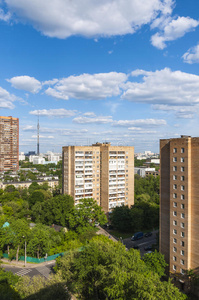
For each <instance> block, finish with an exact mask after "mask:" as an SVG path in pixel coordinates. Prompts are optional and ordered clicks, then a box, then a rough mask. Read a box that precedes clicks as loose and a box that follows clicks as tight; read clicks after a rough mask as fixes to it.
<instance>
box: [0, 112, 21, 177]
mask: <svg viewBox="0 0 199 300" xmlns="http://www.w3.org/2000/svg"><path fill="white" fill-rule="evenodd" d="M18 169H19V119H18V118H12V117H2V116H0V171H1V172H2V171H8V170H12V171H16V170H18Z"/></svg>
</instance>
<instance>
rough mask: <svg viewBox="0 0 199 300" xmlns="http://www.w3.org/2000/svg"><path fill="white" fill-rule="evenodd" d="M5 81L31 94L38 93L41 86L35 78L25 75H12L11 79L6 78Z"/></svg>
mask: <svg viewBox="0 0 199 300" xmlns="http://www.w3.org/2000/svg"><path fill="white" fill-rule="evenodd" d="M7 81H8V82H10V83H11V85H12V86H13V87H14V88H16V89H18V90H24V91H27V92H30V93H33V94H36V93H38V92H39V91H40V90H41V87H42V85H41V83H40V82H39V81H38V80H37V79H35V78H34V77H30V76H26V75H24V76H16V77H12V78H11V79H7Z"/></svg>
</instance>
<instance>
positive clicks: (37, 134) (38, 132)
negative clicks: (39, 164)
mask: <svg viewBox="0 0 199 300" xmlns="http://www.w3.org/2000/svg"><path fill="white" fill-rule="evenodd" d="M37 155H39V114H38V123H37Z"/></svg>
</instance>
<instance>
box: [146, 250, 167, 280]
mask: <svg viewBox="0 0 199 300" xmlns="http://www.w3.org/2000/svg"><path fill="white" fill-rule="evenodd" d="M143 260H144V262H145V264H146V265H147V266H148V267H149V269H150V270H151V271H153V272H155V273H157V274H158V275H159V277H162V276H165V268H166V266H168V264H167V263H166V262H165V259H164V255H162V254H161V253H160V252H157V251H155V252H153V253H146V254H145V255H144V257H143Z"/></svg>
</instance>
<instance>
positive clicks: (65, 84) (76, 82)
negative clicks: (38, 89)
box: [46, 72, 127, 100]
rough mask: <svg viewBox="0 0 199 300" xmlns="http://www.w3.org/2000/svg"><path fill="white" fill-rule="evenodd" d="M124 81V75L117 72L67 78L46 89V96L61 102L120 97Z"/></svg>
mask: <svg viewBox="0 0 199 300" xmlns="http://www.w3.org/2000/svg"><path fill="white" fill-rule="evenodd" d="M126 80H127V75H126V74H124V73H117V72H110V73H98V74H93V75H91V74H82V75H79V76H69V77H67V78H63V79H61V80H59V82H58V83H57V84H56V85H55V86H54V87H53V88H51V87H50V88H48V89H47V90H46V94H47V95H50V96H52V97H55V98H58V99H63V100H68V99H69V98H74V99H86V100H100V99H105V98H107V97H112V96H117V95H120V94H121V85H122V84H123V83H124V82H125V81H126Z"/></svg>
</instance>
